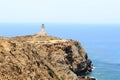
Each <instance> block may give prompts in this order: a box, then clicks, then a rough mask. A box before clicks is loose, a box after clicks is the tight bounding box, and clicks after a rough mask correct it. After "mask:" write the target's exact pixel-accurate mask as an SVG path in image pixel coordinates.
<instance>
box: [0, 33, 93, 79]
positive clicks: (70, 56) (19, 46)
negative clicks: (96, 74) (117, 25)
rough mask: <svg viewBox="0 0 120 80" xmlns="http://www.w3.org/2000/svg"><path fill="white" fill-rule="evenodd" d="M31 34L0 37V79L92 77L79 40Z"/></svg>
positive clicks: (89, 62) (89, 63)
mask: <svg viewBox="0 0 120 80" xmlns="http://www.w3.org/2000/svg"><path fill="white" fill-rule="evenodd" d="M34 36H35V35H29V36H19V37H13V38H4V37H0V80H95V79H93V78H87V77H84V76H85V75H86V74H88V73H90V72H91V71H92V63H91V60H90V59H89V58H88V56H87V54H86V52H85V50H84V49H83V47H82V46H81V44H80V43H79V42H78V41H75V40H63V39H60V38H56V37H52V36H42V37H40V36H39V37H34Z"/></svg>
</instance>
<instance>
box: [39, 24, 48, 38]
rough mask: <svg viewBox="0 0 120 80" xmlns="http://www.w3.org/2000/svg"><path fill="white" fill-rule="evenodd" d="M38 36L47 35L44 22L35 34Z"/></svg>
mask: <svg viewBox="0 0 120 80" xmlns="http://www.w3.org/2000/svg"><path fill="white" fill-rule="evenodd" d="M38 36H47V33H46V32H45V27H44V24H42V28H41V31H40V32H39V33H38V34H37V37H38Z"/></svg>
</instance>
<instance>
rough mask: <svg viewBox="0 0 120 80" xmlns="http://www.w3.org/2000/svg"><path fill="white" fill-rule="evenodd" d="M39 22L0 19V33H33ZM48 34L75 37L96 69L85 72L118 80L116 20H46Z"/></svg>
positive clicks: (119, 43) (100, 79) (119, 31)
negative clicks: (107, 21) (103, 21)
mask: <svg viewBox="0 0 120 80" xmlns="http://www.w3.org/2000/svg"><path fill="white" fill-rule="evenodd" d="M40 29H41V24H38V23H0V36H4V37H14V36H22V35H29V34H36V33H37V32H39V31H40ZM45 30H46V32H47V33H48V35H52V36H57V37H60V38H64V39H73V40H78V41H79V42H80V43H81V44H82V46H83V47H84V49H85V50H86V52H87V54H88V56H89V58H90V59H91V60H92V62H93V65H94V67H95V69H94V70H93V72H92V73H90V74H89V75H88V76H90V77H95V78H96V79H97V80H120V76H119V74H120V58H119V56H120V37H119V35H120V25H119V24H53V23H51V24H50V23H47V24H45Z"/></svg>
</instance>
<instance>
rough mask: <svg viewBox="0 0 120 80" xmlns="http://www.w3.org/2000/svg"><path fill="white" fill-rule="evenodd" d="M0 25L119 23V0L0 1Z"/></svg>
mask: <svg viewBox="0 0 120 80" xmlns="http://www.w3.org/2000/svg"><path fill="white" fill-rule="evenodd" d="M0 22H9V23H10V22H12V23H14V22H17V23H26V22H33V23H34V22H37V23H38V22H40V23H41V22H42V23H118V24H119V23H120V0H0Z"/></svg>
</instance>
